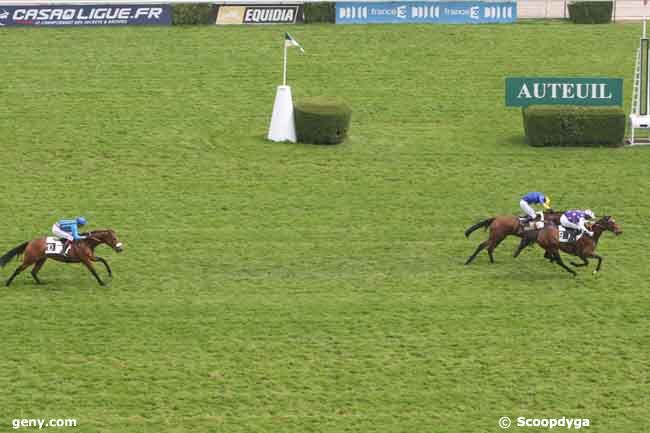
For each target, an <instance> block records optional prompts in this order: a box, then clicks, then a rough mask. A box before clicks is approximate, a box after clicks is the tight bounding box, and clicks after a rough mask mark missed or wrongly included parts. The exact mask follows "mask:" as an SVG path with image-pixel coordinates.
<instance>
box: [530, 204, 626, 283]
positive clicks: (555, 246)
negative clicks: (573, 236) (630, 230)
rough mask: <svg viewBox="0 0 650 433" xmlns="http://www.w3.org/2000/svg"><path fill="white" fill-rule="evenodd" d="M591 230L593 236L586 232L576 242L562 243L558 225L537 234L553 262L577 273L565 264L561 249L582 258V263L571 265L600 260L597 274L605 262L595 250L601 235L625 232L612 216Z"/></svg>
mask: <svg viewBox="0 0 650 433" xmlns="http://www.w3.org/2000/svg"><path fill="white" fill-rule="evenodd" d="M590 230H591V231H592V232H593V233H594V236H593V237H591V236H588V235H587V234H584V235H582V237H581V238H580V239H578V240H577V241H576V242H572V243H564V242H562V243H561V242H560V238H559V230H558V227H557V226H555V225H549V226H547V227H545V228H543V229H542V230H540V232H539V233H538V234H537V243H538V244H539V246H541V247H542V248H544V250H546V253H545V254H544V257H546V258H547V259H549V260H550V261H551V263H553V262H556V263H557V264H558V265H560V266H562V268H564V269H565V270H566V271H568V272H569V273H571V274H573V276H575V275H576V271H574V270H573V269H571V268H569V267H568V266H567V265H566V264H564V262H563V261H562V257H560V251H562V252H565V253H567V254H571V255H573V256H577V257H578V258H580V260H582V263H575V262H570V263H571V265H573V266H575V267H581V266H587V265H588V264H589V260H588V259H592V258H593V259H596V260H598V266H596V270H594V274H595V273H597V272H598V271H600V267H601V265H602V264H603V258H602V257H601V256H599V255H598V254H596V253H595V252H594V251H595V250H596V247H597V246H598V240H599V239H600V236H601V235H602V234H603V233H604V232H606V231H610V232H612V233H614V234H615V235H616V236H618V235H620V234H622V233H623V230H621V227H620V226H619V225H618V224H617V223H616V220H615V219H614V218H612V217H611V216H604V217H602V218H601V219H599V220H598V221H596V222H595V223H593V224H592V225H591V227H590Z"/></svg>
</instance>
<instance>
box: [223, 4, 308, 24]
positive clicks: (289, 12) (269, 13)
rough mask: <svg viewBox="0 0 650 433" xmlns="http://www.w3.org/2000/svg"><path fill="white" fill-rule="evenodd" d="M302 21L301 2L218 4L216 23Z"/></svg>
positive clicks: (294, 22)
mask: <svg viewBox="0 0 650 433" xmlns="http://www.w3.org/2000/svg"><path fill="white" fill-rule="evenodd" d="M301 22H303V9H302V5H301V4H277V5H272V4H263V5H256V4H248V5H244V4H241V5H220V6H219V10H218V11H217V21H216V24H296V23H301Z"/></svg>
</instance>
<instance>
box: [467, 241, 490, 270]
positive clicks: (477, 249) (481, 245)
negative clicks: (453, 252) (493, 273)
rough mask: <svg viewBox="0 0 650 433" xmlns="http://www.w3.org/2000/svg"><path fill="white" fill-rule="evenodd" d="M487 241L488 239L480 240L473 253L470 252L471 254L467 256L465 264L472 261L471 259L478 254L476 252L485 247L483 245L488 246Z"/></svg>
mask: <svg viewBox="0 0 650 433" xmlns="http://www.w3.org/2000/svg"><path fill="white" fill-rule="evenodd" d="M488 243H489V241H485V242H481V243H480V244H479V246H478V247H477V248H476V251H474V254H472V255H471V256H469V258H468V259H467V261H466V262H465V264H466V265H469V264H470V263H472V261H473V260H474V259H475V258H476V256H477V255H478V253H480V252H481V251H483V249H485V247H487V246H488Z"/></svg>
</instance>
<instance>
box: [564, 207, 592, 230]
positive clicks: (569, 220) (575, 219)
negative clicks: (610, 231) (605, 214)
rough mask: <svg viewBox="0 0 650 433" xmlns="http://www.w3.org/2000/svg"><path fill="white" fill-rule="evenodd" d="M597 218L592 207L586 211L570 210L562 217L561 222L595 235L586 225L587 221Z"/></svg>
mask: <svg viewBox="0 0 650 433" xmlns="http://www.w3.org/2000/svg"><path fill="white" fill-rule="evenodd" d="M595 218H596V215H594V213H593V211H592V210H591V209H587V210H585V211H581V210H568V211H566V212H564V214H563V215H562V216H561V217H560V224H562V225H563V226H564V227H567V228H570V229H575V230H579V231H580V232H582V233H587V234H588V235H589V236H593V235H594V233H593V232H592V231H589V230H588V229H587V227H585V223H586V222H587V221H591V220H593V219H595Z"/></svg>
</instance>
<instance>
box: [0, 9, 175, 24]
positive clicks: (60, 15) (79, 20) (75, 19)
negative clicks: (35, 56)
mask: <svg viewBox="0 0 650 433" xmlns="http://www.w3.org/2000/svg"><path fill="white" fill-rule="evenodd" d="M171 23H172V14H171V6H170V5H163V4H157V5H154V4H147V5H139V4H132V5H128V4H125V5H34V6H17V5H1V4H0V27H4V26H121V25H170V24H171Z"/></svg>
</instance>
